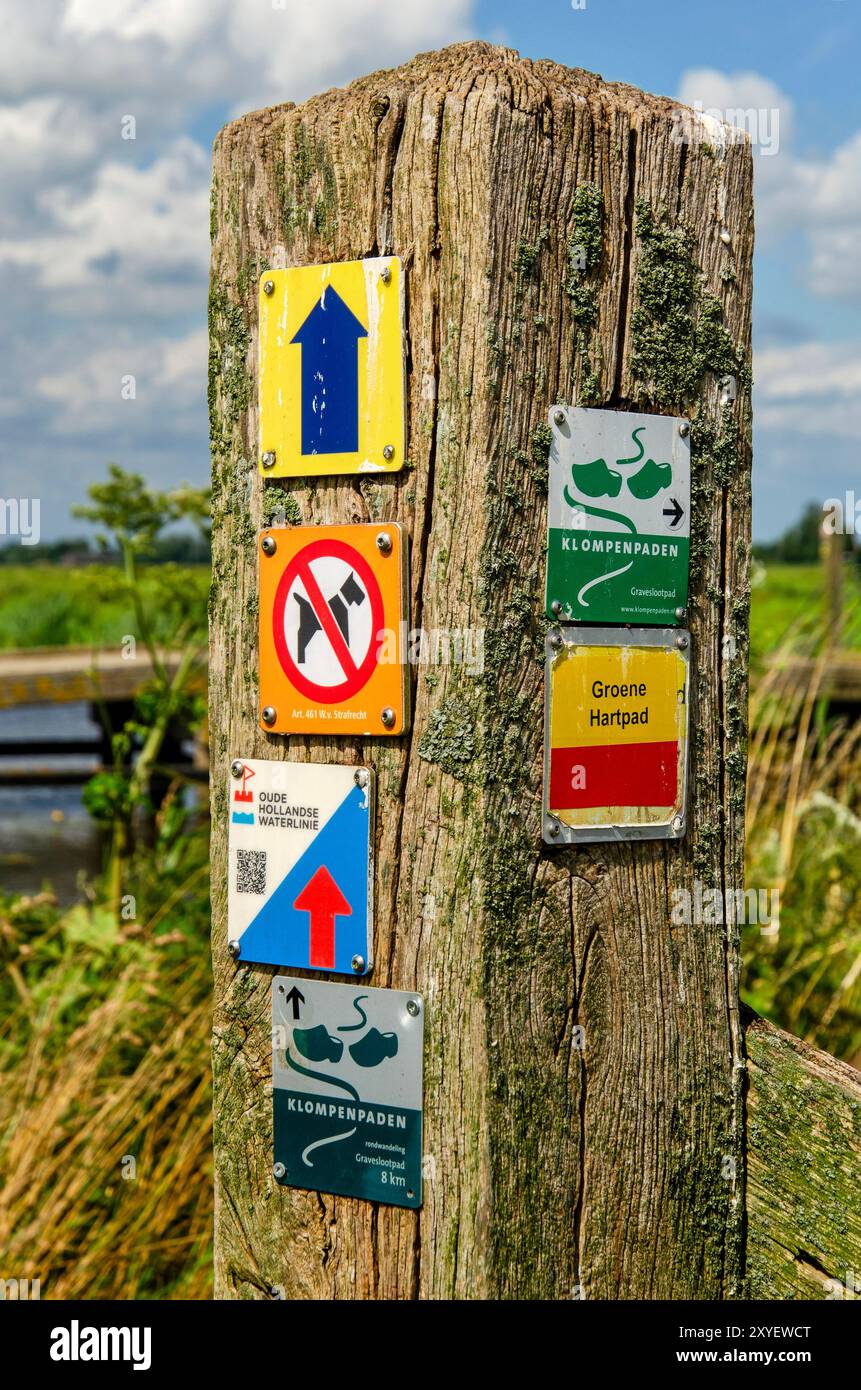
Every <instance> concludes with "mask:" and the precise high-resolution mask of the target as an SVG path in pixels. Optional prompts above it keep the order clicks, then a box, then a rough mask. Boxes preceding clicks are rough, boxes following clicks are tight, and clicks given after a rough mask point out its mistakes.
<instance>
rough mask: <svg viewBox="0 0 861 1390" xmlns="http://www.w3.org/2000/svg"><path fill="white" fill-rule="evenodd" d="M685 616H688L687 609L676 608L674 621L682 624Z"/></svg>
mask: <svg viewBox="0 0 861 1390" xmlns="http://www.w3.org/2000/svg"><path fill="white" fill-rule="evenodd" d="M687 616H688V610H687V608H677V609H676V620H677V621H678V622H680V623H683V622H684V621H685V618H686V617H687Z"/></svg>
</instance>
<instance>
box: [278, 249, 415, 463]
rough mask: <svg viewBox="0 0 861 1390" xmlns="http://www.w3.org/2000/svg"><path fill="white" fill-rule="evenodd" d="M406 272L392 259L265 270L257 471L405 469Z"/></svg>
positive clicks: (378, 257)
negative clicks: (404, 282)
mask: <svg viewBox="0 0 861 1390" xmlns="http://www.w3.org/2000/svg"><path fill="white" fill-rule="evenodd" d="M403 318H404V316H403V271H402V267H401V262H400V260H399V259H398V258H397V256H376V257H373V258H370V259H368V260H364V261H341V262H333V263H332V264H328V265H306V266H294V267H292V268H291V269H289V270H267V271H266V272H265V273H264V274H263V276H262V277H261V280H260V370H259V377H258V380H259V388H260V460H259V462H260V471H261V473H262V474H263V476H264V477H267V478H283V477H300V478H301V477H315V476H319V475H322V474H327V473H393V472H396V471H397V470H398V469H400V468H403V466H404V450H405V418H406V417H405V370H404V362H405V354H404V338H403Z"/></svg>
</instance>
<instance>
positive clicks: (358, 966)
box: [350, 956, 365, 975]
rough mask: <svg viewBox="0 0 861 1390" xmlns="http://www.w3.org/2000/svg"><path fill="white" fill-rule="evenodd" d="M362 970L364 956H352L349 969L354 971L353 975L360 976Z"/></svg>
mask: <svg viewBox="0 0 861 1390" xmlns="http://www.w3.org/2000/svg"><path fill="white" fill-rule="evenodd" d="M364 968H365V957H364V956H353V959H352V960H351V961H350V969H351V970H352V971H354V973H355V974H356V975H361V973H362V971H363V970H364Z"/></svg>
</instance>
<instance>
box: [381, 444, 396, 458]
mask: <svg viewBox="0 0 861 1390" xmlns="http://www.w3.org/2000/svg"><path fill="white" fill-rule="evenodd" d="M394 456H395V446H394V444H384V445H383V458H384V459H393V458H394Z"/></svg>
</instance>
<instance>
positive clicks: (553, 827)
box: [547, 820, 560, 840]
mask: <svg viewBox="0 0 861 1390" xmlns="http://www.w3.org/2000/svg"><path fill="white" fill-rule="evenodd" d="M559 828H560V827H559V822H558V820H548V822H547V834H548V835H552V836H553V838H554V840H555V839H556V836H557V835H558V834H559Z"/></svg>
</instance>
